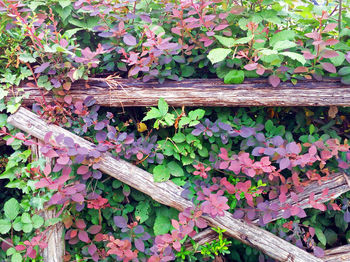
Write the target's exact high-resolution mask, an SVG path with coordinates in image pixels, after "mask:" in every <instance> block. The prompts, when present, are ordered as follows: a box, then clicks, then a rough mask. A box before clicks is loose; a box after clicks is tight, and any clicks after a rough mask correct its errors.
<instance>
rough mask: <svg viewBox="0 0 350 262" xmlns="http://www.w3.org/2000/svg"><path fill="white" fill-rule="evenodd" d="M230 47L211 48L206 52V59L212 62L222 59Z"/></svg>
mask: <svg viewBox="0 0 350 262" xmlns="http://www.w3.org/2000/svg"><path fill="white" fill-rule="evenodd" d="M231 51H232V50H231V49H226V48H215V49H212V50H211V51H210V52H209V54H208V59H209V60H210V62H212V64H215V63H218V62H221V61H223V60H224V59H225V58H226V57H227V56H228V55H229V54H230V53H231Z"/></svg>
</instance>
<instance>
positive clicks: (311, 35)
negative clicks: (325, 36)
mask: <svg viewBox="0 0 350 262" xmlns="http://www.w3.org/2000/svg"><path fill="white" fill-rule="evenodd" d="M305 36H306V37H308V38H312V39H314V40H320V39H321V35H320V33H318V32H312V33H307V34H305Z"/></svg>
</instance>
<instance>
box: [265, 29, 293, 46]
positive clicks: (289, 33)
mask: <svg viewBox="0 0 350 262" xmlns="http://www.w3.org/2000/svg"><path fill="white" fill-rule="evenodd" d="M294 38H295V32H294V31H293V30H283V31H281V32H278V33H276V34H274V35H273V36H272V37H271V38H270V46H274V45H275V43H276V42H278V41H283V40H294Z"/></svg>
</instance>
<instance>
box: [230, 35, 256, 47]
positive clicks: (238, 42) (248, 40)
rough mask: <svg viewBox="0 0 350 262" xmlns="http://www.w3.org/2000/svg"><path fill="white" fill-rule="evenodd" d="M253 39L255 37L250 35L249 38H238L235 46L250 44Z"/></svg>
mask: <svg viewBox="0 0 350 262" xmlns="http://www.w3.org/2000/svg"><path fill="white" fill-rule="evenodd" d="M253 37H254V36H253V35H250V36H247V37H242V38H238V39H236V40H235V45H242V44H246V43H249V42H250V41H251V40H252V39H253Z"/></svg>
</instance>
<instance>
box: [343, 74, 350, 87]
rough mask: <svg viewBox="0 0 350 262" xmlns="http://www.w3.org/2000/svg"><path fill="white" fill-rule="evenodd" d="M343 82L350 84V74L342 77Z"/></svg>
mask: <svg viewBox="0 0 350 262" xmlns="http://www.w3.org/2000/svg"><path fill="white" fill-rule="evenodd" d="M341 82H342V83H343V84H344V85H350V75H347V76H343V77H342V78H341Z"/></svg>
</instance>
